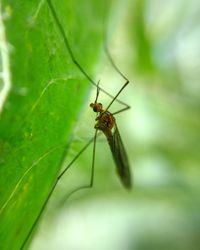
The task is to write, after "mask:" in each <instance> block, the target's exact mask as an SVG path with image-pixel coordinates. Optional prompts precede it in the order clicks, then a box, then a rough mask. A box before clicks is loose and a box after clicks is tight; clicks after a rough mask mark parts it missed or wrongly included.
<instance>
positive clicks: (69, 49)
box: [47, 0, 127, 106]
mask: <svg viewBox="0 0 200 250" xmlns="http://www.w3.org/2000/svg"><path fill="white" fill-rule="evenodd" d="M47 3H48V6H49V8H50V10H51V13H52V16H53V18H54V20H55V22H56V25H57V27H58V29H59V31H60V33H61V35H62V37H63V39H64V44H65V46H66V48H67V50H68V52H69V54H70V57H71V59H72V61H73V62H74V64H75V65H76V66H77V67H78V69H79V70H80V71H81V72H82V74H83V75H84V76H85V77H86V78H87V79H88V80H89V81H90V82H91V83H92V84H93V85H94V86H97V85H98V84H96V82H95V81H94V80H93V79H92V78H91V77H90V76H89V75H88V74H87V72H86V71H85V70H84V69H83V67H82V66H81V65H80V63H78V61H77V60H76V58H75V56H74V54H73V52H72V49H71V47H70V44H69V41H68V38H67V35H66V33H65V31H64V29H63V27H62V25H61V23H60V20H59V19H58V16H57V14H56V11H55V8H54V7H53V5H52V2H51V0H47ZM99 89H100V90H101V91H102V92H104V93H105V94H106V95H108V96H109V97H110V98H112V99H113V98H114V96H113V95H111V94H110V93H108V92H107V91H105V90H104V89H102V88H100V87H99ZM115 100H116V101H117V102H118V103H121V104H122V105H124V106H127V104H126V103H124V102H122V101H120V100H118V99H117V98H115Z"/></svg>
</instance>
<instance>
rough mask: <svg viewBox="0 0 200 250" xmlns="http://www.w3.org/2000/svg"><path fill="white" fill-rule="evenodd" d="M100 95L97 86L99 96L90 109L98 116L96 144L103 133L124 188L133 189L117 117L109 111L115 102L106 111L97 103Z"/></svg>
mask: <svg viewBox="0 0 200 250" xmlns="http://www.w3.org/2000/svg"><path fill="white" fill-rule="evenodd" d="M126 85H127V84H126ZM126 85H125V86H126ZM125 86H123V87H122V89H121V90H120V91H119V92H118V94H117V95H116V97H115V98H114V99H116V98H117V96H118V95H119V94H120V93H121V91H122V90H123V89H124V87H125ZM98 95H99V86H97V96H96V99H95V102H94V103H91V104H90V107H91V108H92V109H93V111H94V112H96V113H97V114H98V116H97V118H96V124H95V126H94V128H95V129H96V132H95V140H94V144H95V143H96V134H97V131H98V130H100V131H102V132H103V133H104V135H105V136H106V138H107V141H108V144H109V146H110V149H111V152H112V156H113V159H114V162H115V165H116V170H117V173H118V175H119V177H120V179H121V181H122V184H123V185H124V187H126V188H128V189H129V188H131V174H130V167H129V162H128V158H127V154H126V151H125V148H124V145H123V143H122V139H121V136H120V133H119V130H118V127H117V123H116V120H115V117H114V115H113V114H112V113H110V112H109V111H108V108H109V107H110V106H111V104H112V103H113V101H112V102H111V104H109V105H108V107H107V108H106V109H105V110H104V109H103V106H102V104H101V103H98V102H97V99H98ZM118 112H119V111H118ZM118 112H117V113H118ZM94 148H95V146H94ZM94 152H95V151H93V154H94ZM93 164H94V162H93ZM92 168H93V167H92Z"/></svg>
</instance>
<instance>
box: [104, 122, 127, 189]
mask: <svg viewBox="0 0 200 250" xmlns="http://www.w3.org/2000/svg"><path fill="white" fill-rule="evenodd" d="M108 142H109V145H110V149H111V151H112V155H113V158H114V161H115V164H116V168H117V173H118V175H119V177H120V179H121V181H122V183H123V185H124V186H125V187H126V188H127V189H130V188H131V172H130V166H129V162H128V157H127V154H126V151H125V148H124V145H123V143H122V139H121V136H120V133H119V130H118V128H117V125H116V124H115V128H114V132H113V135H112V137H110V138H109V139H108Z"/></svg>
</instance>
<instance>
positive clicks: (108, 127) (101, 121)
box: [21, 0, 131, 249]
mask: <svg viewBox="0 0 200 250" xmlns="http://www.w3.org/2000/svg"><path fill="white" fill-rule="evenodd" d="M46 2H47V4H48V6H49V9H50V12H51V14H52V16H53V19H54V21H55V23H56V26H57V28H58V30H59V32H60V34H61V36H62V38H63V41H64V45H65V47H66V49H67V51H68V53H69V56H70V57H71V59H72V61H73V63H74V64H75V65H76V67H77V68H78V69H79V70H80V72H81V73H82V74H83V75H84V77H85V78H86V79H87V80H89V82H90V83H91V84H92V85H94V86H95V87H97V92H96V98H95V101H94V103H91V104H90V107H91V108H92V109H93V111H94V112H95V113H97V117H96V124H95V126H94V128H95V135H94V137H93V138H92V139H90V140H89V141H88V142H87V144H86V145H85V146H84V147H83V148H82V149H81V150H80V151H79V153H78V154H77V155H76V156H75V157H74V159H73V160H72V161H71V162H70V163H69V164H68V165H67V166H66V167H65V168H64V170H62V171H61V173H60V174H59V175H58V176H57V178H56V180H55V182H54V184H53V186H52V187H51V189H50V191H49V193H48V195H47V197H46V199H45V201H44V203H43V205H42V207H41V209H40V211H39V213H38V215H37V217H36V219H35V221H34V223H33V224H32V226H31V228H30V230H29V231H28V233H27V236H26V238H25V240H24V242H23V244H22V246H21V249H23V248H24V246H25V245H26V243H27V241H28V240H29V237H30V236H31V234H32V232H33V230H34V229H35V227H36V225H37V223H38V221H39V219H40V217H41V215H42V214H43V212H44V210H45V208H46V205H47V203H48V201H49V199H50V197H51V195H52V193H53V191H54V190H55V188H56V186H57V184H58V182H59V180H60V179H61V178H62V177H63V175H64V174H65V173H66V172H67V170H68V169H69V168H70V167H71V166H72V165H73V163H74V162H75V161H76V160H77V159H78V158H79V156H80V155H81V154H82V153H83V152H84V151H85V150H86V149H87V148H88V147H89V145H90V144H91V143H92V142H93V154H92V167H91V176H90V183H89V184H88V185H85V186H81V187H78V188H76V189H74V190H73V191H72V192H70V193H69V194H68V196H67V197H69V196H71V194H73V193H74V192H76V191H78V190H80V189H84V188H91V187H92V186H93V180H94V165H95V151H96V139H97V137H98V136H99V135H100V134H99V133H98V132H103V134H104V135H105V136H106V138H107V141H108V144H109V146H110V149H111V152H112V156H113V159H114V162H115V165H116V170H117V173H118V175H119V177H120V180H121V182H122V184H123V185H124V187H125V188H127V189H130V188H131V172H130V166H129V162H128V157H127V154H126V151H125V148H124V146H123V143H122V139H121V136H120V133H119V130H118V127H117V123H116V120H115V117H114V115H116V114H118V113H120V112H123V111H125V110H127V109H129V108H130V106H129V105H127V104H126V103H124V102H123V101H121V100H119V99H118V96H119V94H120V93H121V92H122V90H123V89H124V88H125V87H126V86H127V85H128V83H129V80H128V79H127V78H126V77H125V76H124V74H122V73H121V71H120V70H119V69H118V67H117V66H116V64H115V63H114V61H113V59H112V57H111V55H110V53H109V50H108V48H107V47H105V52H106V54H107V57H108V59H109V61H110V63H111V65H112V66H113V68H114V69H115V70H116V72H118V74H119V75H121V77H122V78H123V79H124V80H125V81H126V82H125V84H124V85H123V86H122V87H121V89H120V90H119V91H118V93H117V94H116V95H115V96H113V95H111V94H110V93H108V92H107V91H105V90H104V89H102V88H101V87H99V82H98V83H96V82H95V81H94V80H93V79H92V78H91V77H90V76H89V75H88V73H87V72H86V71H85V69H84V68H83V67H82V66H81V65H80V63H79V62H78V61H77V60H76V58H75V56H74V54H73V51H72V49H71V47H70V44H69V41H68V37H67V35H66V33H65V31H64V29H63V27H62V25H61V23H60V20H59V19H58V16H57V14H56V11H55V8H54V6H53V5H52V3H51V0H46ZM105 45H107V44H106V43H105ZM100 91H101V92H104V93H105V94H106V95H107V96H109V97H110V98H112V100H111V102H110V104H109V105H108V106H107V108H106V109H104V108H103V105H102V104H101V103H99V102H98V97H99V93H100ZM115 101H116V102H118V103H119V104H121V105H123V106H124V108H122V109H121V110H118V111H116V112H114V113H111V112H109V108H110V106H111V105H112V104H113V103H114V102H115Z"/></svg>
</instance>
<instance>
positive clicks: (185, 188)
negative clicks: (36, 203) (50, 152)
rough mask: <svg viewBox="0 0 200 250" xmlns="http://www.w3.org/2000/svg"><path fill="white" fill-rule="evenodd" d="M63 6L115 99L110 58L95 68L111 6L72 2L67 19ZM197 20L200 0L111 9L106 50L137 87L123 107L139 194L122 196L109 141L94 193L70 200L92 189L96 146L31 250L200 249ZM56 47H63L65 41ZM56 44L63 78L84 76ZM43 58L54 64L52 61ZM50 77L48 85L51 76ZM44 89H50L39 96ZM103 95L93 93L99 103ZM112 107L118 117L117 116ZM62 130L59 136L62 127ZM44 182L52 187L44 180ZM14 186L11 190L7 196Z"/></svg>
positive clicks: (82, 58)
mask: <svg viewBox="0 0 200 250" xmlns="http://www.w3.org/2000/svg"><path fill="white" fill-rule="evenodd" d="M100 2H101V4H100ZM63 4H64V1H63V0H59V4H58V5H56V10H57V12H58V15H59V18H60V19H61V21H62V24H63V27H66V31H67V33H68V34H70V41H71V43H72V44H73V51H74V52H75V54H76V57H77V59H78V61H79V62H80V63H81V64H82V65H84V67H85V68H87V70H88V72H89V73H92V72H93V70H94V68H95V67H96V68H98V72H97V73H96V79H98V80H99V79H100V85H101V86H103V88H105V89H106V90H107V91H109V92H111V93H112V94H113V95H114V94H115V93H117V91H118V90H119V88H120V86H122V84H123V79H121V78H120V76H119V75H118V74H117V72H115V70H114V69H113V68H112V67H111V66H110V65H109V60H108V59H107V58H106V56H105V57H104V56H103V53H102V54H101V53H100V56H99V60H98V62H96V63H95V61H96V58H97V54H98V52H97V48H98V49H99V47H100V42H101V38H100V34H102V30H103V29H104V28H105V27H104V26H103V24H102V23H103V22H102V20H103V19H104V18H105V13H103V12H104V11H103V9H104V10H105V9H106V8H105V6H104V7H103V5H104V4H105V3H104V1H89V0H88V1H81V4H80V1H79V2H78V3H77V2H76V1H68V3H67V4H66V8H67V11H66V9H65V8H64V7H63ZM44 6H45V4H44ZM44 6H43V7H42V8H41V10H42V11H44V9H45V7H44ZM106 10H107V12H106V13H108V11H109V10H108V9H106ZM25 13H26V11H25ZM63 13H67V14H66V15H65V14H63ZM88 13H90V14H88ZM199 14H200V8H199V2H198V1H197V0H192V1H187V0H182V1H172V0H170V1H165V2H164V1H161V0H150V1H147V0H127V1H121V0H118V1H113V5H112V11H111V12H110V20H109V21H110V22H109V23H106V26H107V27H106V28H107V33H108V42H109V44H108V45H109V48H110V51H111V54H112V55H113V58H114V60H115V62H116V64H117V65H118V67H119V68H120V70H121V71H122V72H123V73H124V74H125V75H126V76H128V78H129V79H130V84H129V86H128V87H127V88H126V89H125V90H124V91H123V93H122V94H121V96H120V99H122V100H125V101H126V102H127V103H128V104H130V105H131V107H132V109H131V110H130V111H127V112H125V113H123V114H120V115H117V117H116V118H117V121H118V127H119V129H120V132H121V135H122V138H123V141H124V144H125V147H126V149H127V152H128V155H129V158H130V162H131V166H132V172H133V175H134V178H133V179H134V189H133V190H132V191H131V192H130V193H127V192H126V190H123V187H122V186H121V185H120V182H119V180H118V179H117V176H116V174H115V170H114V168H115V167H114V164H113V160H112V157H111V153H110V151H109V148H108V145H107V144H106V142H105V141H104V139H103V137H102V138H99V142H98V145H97V154H96V164H95V180H94V187H93V188H92V190H84V191H81V192H77V193H75V194H74V195H73V196H72V197H70V199H68V200H67V201H65V197H66V195H67V194H68V193H69V192H70V191H71V190H73V189H74V188H76V187H77V186H80V185H84V184H86V183H88V181H89V177H90V168H91V154H92V147H91V148H89V149H88V150H87V151H86V152H84V154H82V155H81V157H80V160H78V161H77V162H76V163H75V164H74V165H73V167H72V168H71V169H70V170H69V171H68V172H67V174H66V175H65V176H64V178H63V181H61V183H60V184H59V185H58V188H57V190H56V191H55V194H54V195H53V196H52V199H51V201H50V203H49V204H48V207H47V211H46V213H45V215H44V218H43V220H42V223H41V225H40V226H41V227H40V230H38V233H37V236H38V237H36V238H35V241H34V242H33V244H32V246H31V249H32V250H35V249H48V250H49V249H52V250H54V249H76V250H82V249H95V250H102V249H106V250H111V249H115V250H116V249H127V250H146V249H148V250H149V249H152V250H160V249H170V250H179V249H180V250H187V249H195V250H196V249H199V245H200V240H199V231H200V215H199V207H200V198H199V197H200V183H199V176H200V170H199V162H200V154H199V152H200V143H199V141H200V133H199V131H200V85H199V82H200V75H199V66H200V44H199V36H200V29H199V20H198V19H199ZM39 16H40V15H39ZM44 20H46V22H47V20H49V19H48V18H46V17H45V19H44V17H43V16H42V15H41V22H43V21H44ZM50 20H51V25H53V24H52V23H53V21H52V19H50ZM74 20H76V21H74ZM104 25H105V24H104ZM39 27H40V26H39ZM55 29H56V28H55ZM41 30H42V31H43V30H44V28H43V27H42V28H41ZM49 30H50V29H48V32H47V34H46V35H48V34H49ZM14 34H15V33H14V32H13V33H12V35H14ZM31 34H32V32H31ZM50 34H51V32H50ZM53 37H54V36H53ZM54 39H55V38H54ZM57 39H58V40H59V39H60V40H61V41H62V39H61V38H60V36H59V35H58V38H57ZM58 40H56V41H55V42H53V45H54V46H53V45H52V48H54V49H55V51H54V53H53V57H55V58H57V57H58V58H57V60H56V62H57V63H58V65H57V64H55V67H54V68H55V70H57V71H58V72H57V77H60V75H61V77H62V76H63V74H64V73H63V72H65V69H66V66H65V65H68V66H69V67H67V72H68V74H70V75H71V74H75V75H78V76H80V75H81V74H80V72H79V71H78V70H77V69H76V67H75V66H74V65H73V64H70V58H68V57H67V59H66V60H67V64H66V62H64V61H63V56H62V55H63V54H65V53H66V48H65V47H63V48H62V50H61V51H60V48H59V47H60V44H61V47H62V46H63V45H62V42H59V41H58ZM57 43H58V44H59V45H57ZM96 46H97V47H96ZM86 48H87V49H86ZM50 51H51V50H50ZM59 51H60V52H59ZM94 52H96V53H94ZM44 58H47V59H46V60H47V61H48V65H51V60H50V56H49V54H48V53H47V55H45V56H44ZM60 60H61V65H60V63H59V61H60ZM37 61H38V60H37ZM97 66H98V67H97ZM102 71H103V72H104V73H102ZM66 74H67V73H66ZM43 77H44V79H45V80H46V79H49V77H47V75H45V74H44V75H43ZM79 78H80V77H79ZM50 79H51V77H50ZM83 79H84V78H83ZM44 86H45V84H44ZM41 91H42V88H41V89H40V90H38V92H37V93H41ZM95 91H96V90H95V88H94V93H92V96H91V98H92V99H91V100H93V99H94V96H95ZM33 93H34V92H33ZM62 93H63V90H61V91H59V94H58V95H59V99H63V97H62V95H61V94H62ZM83 96H84V95H83ZM32 98H33V99H34V96H33V97H32ZM73 98H75V97H73ZM56 99H58V96H57V98H56ZM100 99H101V101H102V103H103V104H104V101H105V103H109V101H110V99H109V98H108V97H106V96H105V95H103V94H102V93H100ZM82 100H83V99H82ZM42 103H43V102H42ZM72 103H73V102H72ZM80 104H81V100H80V102H79V105H80ZM31 105H33V104H32V103H30V107H31ZM52 105H55V104H52ZM22 106H23V105H22ZM77 106H78V104H77ZM105 106H106V105H105ZM113 106H114V107H112V109H113V110H115V108H118V106H117V105H116V106H115V105H113ZM16 108H17V106H16ZM22 108H23V107H22ZM49 108H50V107H49ZM59 108H60V107H59ZM22 110H23V109H22ZM77 111H78V108H77ZM82 111H83V109H82ZM24 112H25V114H26V113H27V111H26V110H24ZM61 112H64V110H62V111H61ZM66 112H68V110H67V111H66ZM63 114H65V113H63ZM77 114H78V113H77ZM91 116H92V117H91ZM93 118H94V119H95V115H91V110H88V111H86V115H85V118H83V115H80V118H79V122H78V124H77V125H78V126H77V128H76V130H75V133H74V139H75V140H74V143H73V144H72V145H71V149H70V151H68V154H67V157H66V159H65V161H64V165H65V166H66V165H67V164H68V162H70V160H71V159H73V157H74V156H75V155H76V153H77V152H78V151H79V150H80V149H81V147H82V146H83V145H84V144H85V141H84V140H85V139H88V138H90V135H91V136H92V134H93V130H92V128H93V126H94V125H93V124H94V121H91V122H90V119H91V120H92V119H93ZM40 119H41V118H40ZM51 119H52V118H51V117H50V119H49V121H50V120H51ZM90 123H91V124H90ZM82 124H83V127H82ZM64 125H65V123H64ZM13 127H14V126H13ZM13 129H15V128H13ZM55 130H56V131H60V128H55ZM5 131H6V129H5ZM5 133H6V132H4V134H5ZM49 133H50V132H49ZM62 133H64V132H62ZM2 134H3V133H2ZM44 136H46V134H44ZM62 136H64V135H63V134H62ZM37 138H38V137H37ZM42 140H43V137H42ZM44 143H46V142H45V141H44ZM55 145H56V143H53V144H52V146H55ZM47 148H48V147H47ZM52 157H53V156H52ZM52 165H55V164H52ZM13 166H14V164H13ZM45 173H46V172H45ZM56 173H57V171H56ZM19 176H20V173H19ZM39 178H41V179H42V181H44V179H45V178H46V177H45V178H44V176H43V177H42V176H39ZM54 178H55V175H54ZM38 180H39V179H38ZM3 183H4V182H3ZM8 184H9V183H8ZM8 184H7V186H5V187H7V188H8V189H9V188H10V187H9V185H8ZM50 184H51V182H49V184H48V185H47V187H46V190H48V188H49V185H50ZM46 193H47V192H46ZM46 193H45V192H44V194H43V195H44V196H45V195H46ZM63 201H65V202H64V204H63ZM61 204H62V205H61ZM11 218H12V217H11Z"/></svg>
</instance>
